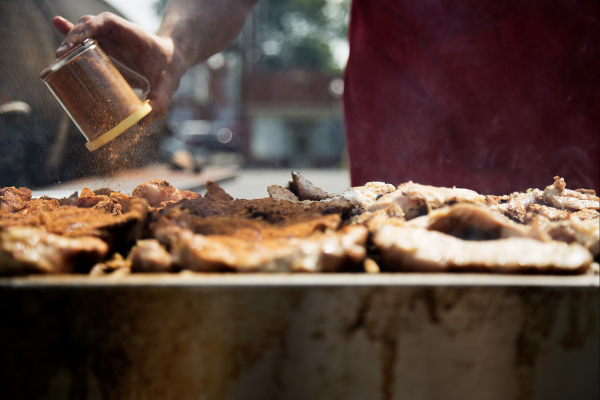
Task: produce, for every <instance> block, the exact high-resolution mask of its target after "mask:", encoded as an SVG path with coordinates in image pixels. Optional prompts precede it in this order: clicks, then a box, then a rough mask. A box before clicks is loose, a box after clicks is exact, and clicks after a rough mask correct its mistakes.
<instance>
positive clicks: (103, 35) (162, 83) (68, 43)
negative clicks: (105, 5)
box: [53, 0, 259, 123]
mask: <svg viewBox="0 0 600 400" xmlns="http://www.w3.org/2000/svg"><path fill="white" fill-rule="evenodd" d="M258 1H259V0H171V1H170V2H169V3H168V5H167V8H166V10H165V13H164V16H163V20H162V23H161V25H160V28H159V29H158V32H157V33H156V34H152V33H150V32H148V31H147V30H145V29H144V28H142V27H140V26H138V25H136V24H134V23H132V22H129V21H127V20H125V19H123V18H120V17H118V16H116V15H114V14H112V13H101V14H99V15H97V16H91V15H86V16H83V17H81V18H80V19H79V21H77V23H76V24H72V23H70V22H69V21H67V20H65V19H64V18H62V17H55V18H54V19H53V24H54V26H55V28H56V29H57V30H58V31H59V32H61V33H62V34H63V35H65V36H66V37H65V40H64V41H63V43H62V44H61V46H60V47H59V48H58V50H57V51H56V56H57V57H60V56H62V55H63V54H65V53H66V52H67V51H69V50H70V49H71V48H72V47H73V46H75V45H77V44H79V43H81V42H83V40H85V39H87V38H94V39H95V40H97V41H98V43H99V45H100V47H102V49H103V50H104V51H105V52H106V53H107V54H109V55H111V56H113V57H115V58H117V59H118V60H120V61H121V62H123V63H125V64H126V65H127V66H129V67H131V68H133V69H134V70H136V71H138V72H140V73H141V74H142V75H144V76H146V77H147V78H148V80H149V81H150V86H151V91H150V93H149V94H148V99H149V100H150V104H151V106H152V108H153V112H152V113H151V114H150V117H151V118H149V119H148V120H145V122H146V123H147V122H149V121H150V120H151V119H156V118H159V117H162V116H164V115H165V114H166V112H167V109H168V105H169V101H170V99H171V96H172V95H173V93H175V91H176V90H177V87H178V86H179V81H180V79H181V77H182V76H183V74H184V73H185V71H187V70H188V69H189V68H190V67H191V66H193V65H194V64H197V63H200V62H202V61H205V60H206V59H207V58H208V57H210V56H211V55H213V54H215V53H217V52H219V51H220V50H222V49H224V48H225V47H226V46H227V45H228V44H229V43H230V42H231V41H232V40H233V39H234V38H235V37H236V36H237V34H238V33H239V32H240V30H241V29H242V27H243V26H244V23H245V21H246V19H247V17H248V15H249V14H250V12H251V11H252V9H253V7H254V6H255V5H256V3H258Z"/></svg>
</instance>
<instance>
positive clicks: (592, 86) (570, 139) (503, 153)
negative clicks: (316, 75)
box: [53, 0, 600, 194]
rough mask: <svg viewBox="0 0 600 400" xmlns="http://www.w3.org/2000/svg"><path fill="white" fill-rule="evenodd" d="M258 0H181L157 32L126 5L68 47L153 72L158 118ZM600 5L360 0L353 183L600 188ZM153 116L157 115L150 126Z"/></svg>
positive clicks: (347, 97) (354, 19)
mask: <svg viewBox="0 0 600 400" xmlns="http://www.w3.org/2000/svg"><path fill="white" fill-rule="evenodd" d="M256 3H257V0H221V1H214V0H195V1H194V0H171V1H170V2H169V4H168V6H167V9H166V11H165V15H164V18H163V22H162V24H161V27H160V29H159V31H158V32H157V34H156V35H154V34H151V33H149V32H147V31H145V30H143V29H142V28H140V27H139V26H137V25H135V24H132V23H130V22H128V21H125V20H123V19H121V18H119V17H117V16H115V15H113V14H109V13H103V14H100V15H98V16H95V17H94V16H84V17H82V18H81V19H80V20H79V21H78V22H77V23H76V24H75V25H74V24H72V23H70V22H68V21H66V20H64V19H62V18H60V17H56V18H55V19H54V21H53V22H54V25H55V27H56V28H57V29H58V30H59V31H60V32H61V33H63V34H65V35H66V38H65V41H64V42H63V44H62V45H61V47H59V49H58V50H57V56H61V55H62V54H64V53H66V52H67V51H68V50H69V49H70V48H72V47H73V46H74V45H75V44H77V43H79V42H81V41H83V40H84V39H85V38H88V37H93V38H95V39H96V40H98V42H99V43H100V45H101V47H102V48H103V49H104V50H105V51H106V52H107V53H109V54H112V55H116V54H119V57H120V58H123V55H125V59H122V61H124V62H125V63H126V64H128V65H130V66H131V67H134V69H136V70H138V71H140V72H142V73H143V74H144V75H146V76H147V77H148V78H149V79H150V81H151V84H152V87H153V90H152V92H151V93H150V94H149V98H150V100H151V105H152V106H153V109H154V112H153V113H152V115H153V117H154V118H158V117H160V116H163V115H164V114H165V113H166V111H167V107H168V103H169V100H170V97H171V96H172V94H173V93H174V92H175V90H177V86H178V85H179V80H180V78H181V76H182V75H183V73H184V72H185V71H186V70H187V69H188V68H189V67H191V66H192V65H194V64H196V63H198V62H202V61H204V60H206V59H207V58H208V57H210V56H211V55H212V54H214V53H216V52H218V51H220V50H222V49H223V48H224V47H225V46H226V45H227V44H228V43H229V42H230V41H231V40H233V38H234V37H235V36H236V35H237V33H238V32H239V31H240V29H241V27H242V26H243V24H244V22H245V20H246V18H247V16H248V15H249V13H250V12H251V10H252V8H253V7H254V5H255V4H256ZM599 28H600V9H599V3H598V2H597V1H583V2H578V3H575V2H569V1H566V0H553V1H543V0H532V1H528V2H523V1H518V2H517V1H514V0H508V1H503V2H492V1H483V2H482V1H475V0H470V1H463V0H448V1H444V2H438V1H429V0H426V1H419V2H414V1H408V0H406V1H396V0H353V3H352V11H351V20H350V30H349V43H350V57H349V60H348V65H347V68H346V71H345V91H344V109H345V122H346V132H347V142H348V150H349V155H350V172H351V178H352V179H351V180H352V185H354V186H356V185H362V184H364V183H366V182H368V181H384V182H388V183H392V184H398V183H401V182H405V181H408V180H412V181H414V182H418V183H421V184H429V185H436V186H457V187H466V188H470V189H474V190H477V191H479V192H481V193H484V194H506V193H510V192H512V191H517V190H519V191H522V190H525V189H527V188H530V187H538V188H543V187H545V186H546V185H549V184H551V183H552V182H553V179H552V178H553V177H554V176H555V175H559V176H561V177H563V178H565V180H566V182H567V184H568V187H570V188H580V187H581V188H592V189H595V190H600V179H599V172H598V171H599V161H600V152H599V137H598V136H599V135H598V131H599V127H600V77H599V76H600V57H599V49H600V42H599V38H600V29H599ZM146 122H147V121H146Z"/></svg>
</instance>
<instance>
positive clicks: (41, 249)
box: [0, 226, 108, 275]
mask: <svg viewBox="0 0 600 400" xmlns="http://www.w3.org/2000/svg"><path fill="white" fill-rule="evenodd" d="M107 252H108V246H107V244H106V243H104V242H103V241H102V240H100V239H98V238H95V237H90V236H80V237H77V238H72V237H71V238H70V237H63V236H59V235H55V234H53V233H50V232H48V231H47V230H46V229H44V228H41V227H35V228H34V227H27V226H14V227H10V228H8V229H6V230H4V231H2V232H0V275H23V274H28V273H40V274H55V273H73V272H86V273H87V272H89V270H90V269H91V267H92V266H93V265H94V264H96V263H97V262H98V261H100V260H101V259H102V258H103V257H104V256H105V255H106V254H107Z"/></svg>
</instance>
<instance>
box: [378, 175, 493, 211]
mask: <svg viewBox="0 0 600 400" xmlns="http://www.w3.org/2000/svg"><path fill="white" fill-rule="evenodd" d="M454 203H473V204H482V205H483V204H485V196H482V195H480V194H478V193H477V192H474V191H472V190H468V189H457V188H452V189H450V188H440V187H434V186H425V185H419V184H416V183H413V182H407V183H403V184H401V185H400V186H398V187H397V188H396V191H394V192H392V193H389V194H387V195H385V196H383V197H382V198H381V199H379V200H378V201H377V206H378V208H383V207H386V206H388V207H390V208H391V207H393V206H396V207H398V208H400V209H401V210H402V211H403V212H404V218H406V220H411V219H413V218H416V217H418V216H420V215H426V214H427V213H428V212H429V211H431V210H435V209H436V208H439V207H442V206H444V205H450V204H454Z"/></svg>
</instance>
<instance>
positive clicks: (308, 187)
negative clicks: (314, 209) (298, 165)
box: [289, 171, 329, 201]
mask: <svg viewBox="0 0 600 400" xmlns="http://www.w3.org/2000/svg"><path fill="white" fill-rule="evenodd" d="M289 186H290V190H291V191H292V193H294V194H295V195H296V196H298V199H300V201H303V200H314V201H319V200H324V199H327V198H329V194H327V192H325V191H324V190H323V189H321V188H319V187H317V186H315V185H313V184H312V183H311V182H309V181H308V180H307V179H306V178H304V177H303V176H302V175H300V174H299V173H298V172H295V171H292V181H291V182H290V184H289Z"/></svg>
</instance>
